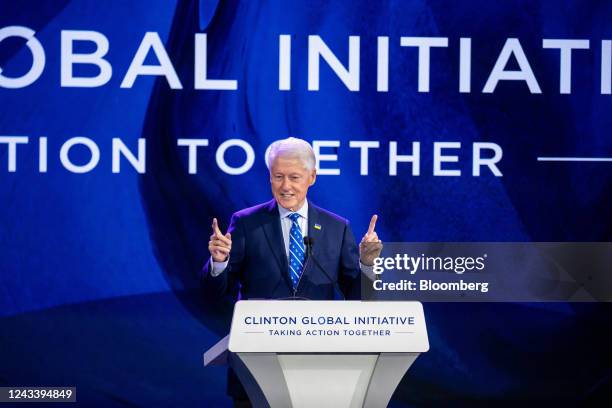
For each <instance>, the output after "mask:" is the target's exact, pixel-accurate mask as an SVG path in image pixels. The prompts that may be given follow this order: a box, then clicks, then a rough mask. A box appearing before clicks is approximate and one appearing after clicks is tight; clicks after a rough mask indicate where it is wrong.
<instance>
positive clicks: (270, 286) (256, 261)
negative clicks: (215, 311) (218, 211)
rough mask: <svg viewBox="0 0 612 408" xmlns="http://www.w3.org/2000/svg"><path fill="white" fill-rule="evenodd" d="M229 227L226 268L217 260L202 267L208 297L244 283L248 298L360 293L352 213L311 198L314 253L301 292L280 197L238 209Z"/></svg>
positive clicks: (357, 295) (324, 297) (325, 297)
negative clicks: (292, 270) (219, 268)
mask: <svg viewBox="0 0 612 408" xmlns="http://www.w3.org/2000/svg"><path fill="white" fill-rule="evenodd" d="M315 225H317V226H318V227H317V228H315ZM229 232H230V233H231V234H232V249H231V252H230V257H229V263H228V266H227V268H226V270H224V271H223V272H222V273H221V274H220V275H218V276H216V277H214V276H212V275H211V274H210V270H211V267H212V265H209V263H207V264H206V265H205V267H204V268H203V269H202V273H201V284H202V288H203V290H204V292H205V293H206V295H207V297H209V298H211V297H216V296H224V295H228V294H231V293H235V290H236V289H237V287H238V286H237V285H239V289H240V294H241V298H242V299H256V298H265V299H279V298H287V297H292V296H298V297H302V298H307V299H312V300H328V299H334V298H335V289H336V288H339V289H340V290H341V291H342V293H343V295H344V297H345V298H347V299H359V298H360V284H361V283H360V274H361V272H360V269H359V251H358V248H357V244H356V242H355V238H354V236H353V233H352V232H351V229H350V227H349V223H348V221H347V220H346V219H344V218H342V217H339V216H337V215H335V214H333V213H331V212H329V211H326V210H324V209H322V208H319V207H317V206H315V205H314V204H313V203H312V202H310V201H309V202H308V236H309V237H312V238H313V245H312V258H313V259H310V261H309V260H308V259H307V260H306V266H305V268H304V272H303V273H302V277H301V279H300V282H299V284H298V287H297V290H296V291H295V293H294V289H293V286H292V284H291V279H290V278H289V266H288V260H287V254H286V252H285V244H284V241H283V233H282V230H281V223H280V216H279V212H278V206H277V203H276V201H275V200H271V201H268V202H267V203H263V204H260V205H257V206H255V207H251V208H247V209H244V210H242V211H238V212H237V213H235V214H234V215H232V219H231V222H230V226H229ZM315 259H316V261H317V262H314V260H315ZM209 262H210V261H209ZM336 292H337V291H336Z"/></svg>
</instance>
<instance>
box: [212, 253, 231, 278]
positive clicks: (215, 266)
mask: <svg viewBox="0 0 612 408" xmlns="http://www.w3.org/2000/svg"><path fill="white" fill-rule="evenodd" d="M228 263H229V258H227V260H226V261H225V262H215V261H213V259H212V256H211V257H210V261H209V264H210V265H212V266H211V268H210V274H211V275H212V277H213V278H216V277H217V276H219V275H221V273H222V272H223V271H224V270H225V268H227V264H228Z"/></svg>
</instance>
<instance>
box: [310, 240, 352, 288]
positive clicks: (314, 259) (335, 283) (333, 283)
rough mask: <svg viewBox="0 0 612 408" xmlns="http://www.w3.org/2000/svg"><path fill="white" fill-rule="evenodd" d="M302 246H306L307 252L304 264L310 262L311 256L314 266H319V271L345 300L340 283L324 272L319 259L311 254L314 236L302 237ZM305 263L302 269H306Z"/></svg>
mask: <svg viewBox="0 0 612 408" xmlns="http://www.w3.org/2000/svg"><path fill="white" fill-rule="evenodd" d="M304 246H305V247H306V253H307V254H308V258H307V259H306V265H308V262H310V258H312V261H313V262H314V263H315V265H316V266H318V267H319V269H320V270H321V272H323V274H324V275H325V276H326V277H327V280H329V281H330V282H331V284H332V285H334V288H335V287H338V292H340V296H342V300H346V297H345V296H344V293H342V290H341V289H340V285H338V282H337V281H334V280H333V279H332V278H331V277H330V276H329V274H328V273H327V272H325V269H323V267H322V266H321V264H320V263H319V261H317V258H315V257H314V256H313V253H312V247H313V246H314V238H313V237H304ZM306 265H304V270H306Z"/></svg>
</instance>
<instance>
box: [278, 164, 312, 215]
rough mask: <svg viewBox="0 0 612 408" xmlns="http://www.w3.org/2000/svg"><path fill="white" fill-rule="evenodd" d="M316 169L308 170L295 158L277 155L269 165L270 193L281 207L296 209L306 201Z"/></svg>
mask: <svg viewBox="0 0 612 408" xmlns="http://www.w3.org/2000/svg"><path fill="white" fill-rule="evenodd" d="M316 178H317V171H316V170H314V169H313V170H312V171H308V170H307V169H306V166H305V165H304V163H303V162H302V161H301V160H299V159H296V158H288V157H282V156H277V157H276V158H275V159H274V162H273V163H272V165H271V166H270V184H271V185H272V194H273V195H274V198H275V199H276V202H277V203H279V204H280V205H281V206H282V207H283V208H286V209H288V210H291V211H297V210H299V209H300V208H302V205H303V204H304V201H306V193H307V192H308V187H310V186H311V185H313V184H314V182H315V179H316Z"/></svg>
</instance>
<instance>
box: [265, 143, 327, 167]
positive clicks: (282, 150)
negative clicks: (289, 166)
mask: <svg viewBox="0 0 612 408" xmlns="http://www.w3.org/2000/svg"><path fill="white" fill-rule="evenodd" d="M279 156H282V157H286V158H290V159H298V160H300V161H301V162H302V163H304V167H306V170H308V171H312V170H314V169H315V167H316V165H317V160H316V158H315V154H314V150H312V146H310V144H309V143H308V142H307V141H305V140H302V139H298V138H297V137H289V138H287V139H282V140H277V141H276V142H274V143H272V144H271V145H270V147H269V148H268V156H267V157H266V165H267V166H268V169H271V167H272V163H273V162H274V160H275V159H276V158H277V157H279Z"/></svg>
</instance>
